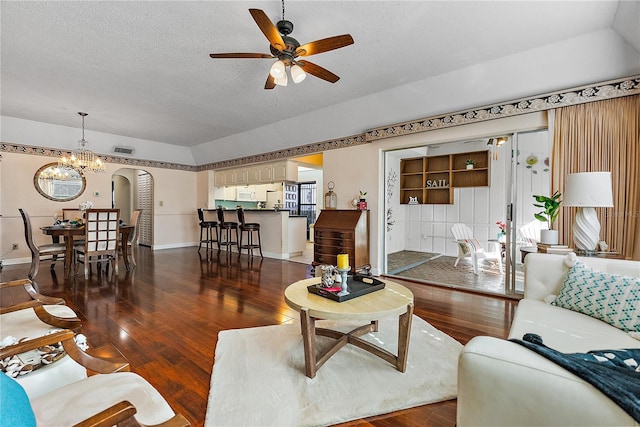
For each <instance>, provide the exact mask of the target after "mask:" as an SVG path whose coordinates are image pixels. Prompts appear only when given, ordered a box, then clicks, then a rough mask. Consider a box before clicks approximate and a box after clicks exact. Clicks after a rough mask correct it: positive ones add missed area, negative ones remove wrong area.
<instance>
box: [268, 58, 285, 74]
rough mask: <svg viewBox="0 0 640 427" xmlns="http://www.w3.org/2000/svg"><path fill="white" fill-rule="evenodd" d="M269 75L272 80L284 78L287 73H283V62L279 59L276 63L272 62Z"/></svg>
mask: <svg viewBox="0 0 640 427" xmlns="http://www.w3.org/2000/svg"><path fill="white" fill-rule="evenodd" d="M269 74H271V76H272V77H273V78H274V79H281V78H283V77H285V78H286V77H287V73H286V71H285V66H284V62H282V61H281V60H279V59H278V60H277V61H276V62H274V63H273V65H272V66H271V70H269Z"/></svg>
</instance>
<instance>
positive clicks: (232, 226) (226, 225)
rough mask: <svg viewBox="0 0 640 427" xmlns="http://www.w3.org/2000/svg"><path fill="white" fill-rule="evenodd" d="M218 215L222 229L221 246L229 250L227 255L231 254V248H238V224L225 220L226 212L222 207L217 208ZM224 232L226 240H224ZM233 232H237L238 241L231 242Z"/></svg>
mask: <svg viewBox="0 0 640 427" xmlns="http://www.w3.org/2000/svg"><path fill="white" fill-rule="evenodd" d="M216 213H217V214H218V227H220V236H219V239H218V240H219V242H218V245H219V246H225V247H226V250H227V255H229V254H230V253H231V246H236V247H238V237H239V236H238V223H237V222H235V221H225V219H224V211H223V210H222V208H221V207H218V208H216ZM223 230H224V236H225V239H224V240H222V235H223ZM231 230H235V232H236V240H235V241H233V240H231Z"/></svg>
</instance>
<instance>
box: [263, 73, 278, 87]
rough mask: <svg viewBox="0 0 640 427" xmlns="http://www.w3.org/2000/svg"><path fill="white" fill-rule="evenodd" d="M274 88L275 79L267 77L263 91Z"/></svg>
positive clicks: (270, 76)
mask: <svg viewBox="0 0 640 427" xmlns="http://www.w3.org/2000/svg"><path fill="white" fill-rule="evenodd" d="M274 87H276V79H274V78H273V76H272V75H271V74H269V75H268V76H267V81H266V82H265V83H264V88H265V89H273V88H274Z"/></svg>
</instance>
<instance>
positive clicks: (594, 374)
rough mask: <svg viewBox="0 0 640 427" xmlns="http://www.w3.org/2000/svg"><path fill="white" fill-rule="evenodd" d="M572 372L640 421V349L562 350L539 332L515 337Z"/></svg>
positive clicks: (521, 343) (522, 343)
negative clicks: (548, 341)
mask: <svg viewBox="0 0 640 427" xmlns="http://www.w3.org/2000/svg"><path fill="white" fill-rule="evenodd" d="M510 341H513V342H515V343H518V344H520V345H523V346H525V347H527V348H528V349H529V350H532V351H534V352H536V353H538V354H540V355H542V356H544V357H546V358H547V359H549V360H551V361H552V362H554V363H556V364H558V365H560V366H562V367H563V368H564V369H566V370H567V371H569V372H571V373H572V374H574V375H576V376H578V377H580V378H582V379H583V380H585V381H586V382H588V383H589V384H591V385H592V386H594V387H595V388H597V389H598V390H600V391H601V392H602V393H604V394H605V395H607V397H609V398H610V399H611V400H612V401H614V402H615V403H616V404H617V405H618V406H620V407H621V408H622V409H623V410H624V411H625V412H626V413H627V414H629V415H630V416H631V417H632V418H633V419H634V420H636V422H639V423H640V349H638V348H633V349H625V350H597V351H590V352H588V353H561V352H559V351H557V350H554V349H552V348H549V347H547V346H545V345H544V344H543V343H542V338H541V337H540V336H539V335H536V334H525V335H524V337H522V340H517V339H512V340H510Z"/></svg>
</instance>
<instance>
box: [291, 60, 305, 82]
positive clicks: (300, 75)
mask: <svg viewBox="0 0 640 427" xmlns="http://www.w3.org/2000/svg"><path fill="white" fill-rule="evenodd" d="M306 77H307V73H305V72H304V70H303V69H302V67H301V66H299V65H298V64H293V65H292V66H291V78H292V79H293V82H294V83H300V82H301V81H303V80H304V79H305V78H306Z"/></svg>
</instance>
